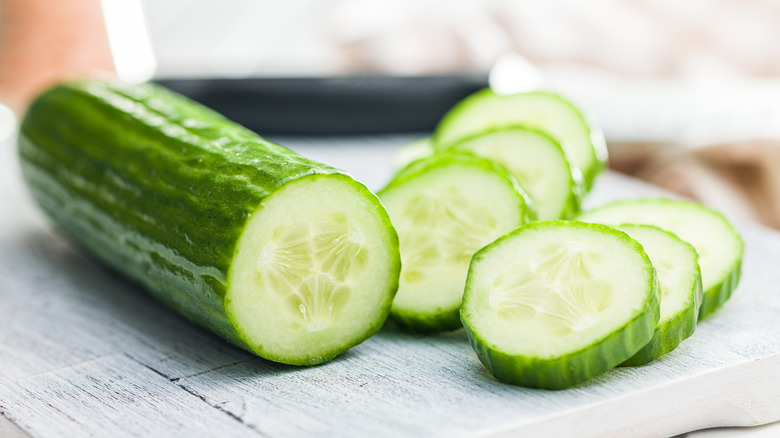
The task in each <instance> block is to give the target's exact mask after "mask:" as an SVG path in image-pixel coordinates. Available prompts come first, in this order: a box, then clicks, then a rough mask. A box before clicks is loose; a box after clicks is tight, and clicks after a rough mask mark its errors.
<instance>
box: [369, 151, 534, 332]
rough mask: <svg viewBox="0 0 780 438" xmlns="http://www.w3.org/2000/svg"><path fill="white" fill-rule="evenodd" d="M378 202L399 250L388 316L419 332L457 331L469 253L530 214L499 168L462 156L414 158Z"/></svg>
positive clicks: (513, 183) (517, 189) (516, 188)
mask: <svg viewBox="0 0 780 438" xmlns="http://www.w3.org/2000/svg"><path fill="white" fill-rule="evenodd" d="M379 198H380V199H381V200H382V202H383V203H384V205H385V207H386V208H387V211H388V213H389V214H390V218H391V219H392V221H393V224H395V227H396V229H397V230H398V236H399V239H400V249H401V260H402V269H401V279H400V285H399V288H398V294H397V295H396V297H395V301H393V307H392V310H391V313H390V317H391V318H392V319H393V320H394V321H396V322H397V323H398V324H399V325H400V326H402V327H404V328H406V329H409V330H412V331H418V332H440V331H445V330H453V329H457V328H460V326H461V324H460V319H459V316H458V315H459V314H458V310H459V309H460V303H461V299H462V297H463V287H464V284H465V282H466V272H467V271H468V267H469V262H470V260H471V256H472V255H473V254H474V253H475V252H476V251H477V250H478V249H480V248H482V247H483V246H484V245H486V244H487V243H489V242H491V241H493V240H495V239H496V238H497V237H498V236H500V235H502V234H504V233H507V232H509V231H510V230H512V229H514V228H516V227H518V226H520V225H522V224H524V223H526V222H528V221H529V220H531V219H532V218H533V217H534V216H533V213H532V212H533V210H532V207H531V206H530V201H529V200H528V199H527V197H526V195H525V194H524V192H523V191H522V189H521V188H520V186H519V185H518V184H517V181H516V180H515V179H514V178H513V177H512V176H511V175H510V174H509V173H507V172H506V170H504V169H503V168H501V167H499V166H498V165H496V164H495V163H493V162H492V161H489V160H486V159H483V158H479V157H476V156H473V155H465V154H436V155H434V156H432V157H430V158H427V159H423V160H419V161H415V162H414V163H412V164H411V165H410V166H409V167H407V168H405V169H403V170H402V171H401V172H399V173H398V175H396V177H395V178H394V179H393V180H392V181H391V182H390V183H389V184H388V185H387V187H385V188H384V189H382V191H380V192H379Z"/></svg>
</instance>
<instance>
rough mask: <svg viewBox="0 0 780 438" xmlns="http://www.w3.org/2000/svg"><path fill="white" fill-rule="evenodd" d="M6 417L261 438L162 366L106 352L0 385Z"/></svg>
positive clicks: (69, 432)
mask: <svg viewBox="0 0 780 438" xmlns="http://www.w3.org/2000/svg"><path fill="white" fill-rule="evenodd" d="M0 400H3V404H4V405H7V406H13V409H10V408H7V412H6V415H7V416H8V417H9V418H10V419H11V420H12V421H13V422H14V423H16V424H17V425H19V427H20V428H22V429H23V430H25V431H26V432H27V433H29V434H30V435H31V436H34V437H35V436H58V437H62V438H70V437H73V438H78V437H85V436H96V437H97V436H103V437H116V438H120V437H138V436H143V437H151V436H159V437H170V438H196V437H222V436H229V437H253V438H256V437H260V436H262V435H261V434H260V433H259V432H257V431H256V430H253V429H252V428H250V427H248V426H246V425H245V424H243V423H242V422H241V421H238V420H237V419H236V418H234V417H232V416H231V415H229V414H228V413H225V412H222V411H220V410H217V409H213V408H211V407H210V406H208V405H207V404H205V403H204V402H203V400H201V399H200V398H198V397H197V396H195V395H193V394H190V393H188V392H186V391H184V390H182V389H181V388H180V387H177V386H176V385H172V384H171V382H170V381H169V380H168V379H165V378H163V377H162V376H160V375H159V374H157V373H156V372H155V371H153V370H151V369H149V368H147V367H145V366H142V365H140V364H138V363H136V362H135V361H133V360H132V359H130V358H129V357H127V356H124V355H112V356H104V357H101V358H97V359H93V360H88V361H85V362H81V363H78V364H74V365H72V366H69V367H67V368H62V369H58V370H55V371H51V372H46V373H43V374H38V375H34V376H28V377H26V378H23V379H20V380H18V381H16V382H15V383H12V384H8V385H4V386H0Z"/></svg>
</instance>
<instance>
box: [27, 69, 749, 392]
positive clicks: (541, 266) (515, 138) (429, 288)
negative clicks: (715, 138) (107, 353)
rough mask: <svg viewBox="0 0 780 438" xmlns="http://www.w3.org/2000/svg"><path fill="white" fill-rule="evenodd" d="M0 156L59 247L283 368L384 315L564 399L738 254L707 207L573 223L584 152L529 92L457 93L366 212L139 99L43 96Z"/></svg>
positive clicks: (614, 214)
mask: <svg viewBox="0 0 780 438" xmlns="http://www.w3.org/2000/svg"><path fill="white" fill-rule="evenodd" d="M19 157H20V161H21V165H22V166H21V167H22V170H23V174H24V177H25V179H26V181H27V183H28V186H29V188H30V191H31V193H32V195H33V196H34V198H35V199H36V201H37V202H38V203H39V205H40V206H41V207H42V209H43V210H44V211H45V212H46V213H48V214H49V216H50V217H51V218H52V219H53V220H54V221H55V222H56V224H57V225H58V227H59V228H60V229H61V230H62V231H63V232H65V233H66V234H68V235H69V236H70V237H71V238H72V239H73V240H74V241H75V242H76V243H78V244H79V245H80V246H81V247H83V248H85V249H86V250H88V251H90V252H91V253H92V254H93V255H95V256H96V257H97V258H98V259H100V260H101V261H103V262H104V263H106V264H107V265H109V266H111V267H113V268H114V269H116V270H118V271H120V272H122V273H123V274H125V275H126V276H127V277H129V278H130V279H132V280H134V281H135V282H137V283H138V284H140V285H142V286H143V287H144V288H146V289H147V290H148V291H149V292H150V293H151V294H152V295H153V296H154V297H155V298H157V299H159V300H160V301H162V302H163V303H165V304H166V305H168V306H169V307H171V308H172V309H174V310H176V311H177V312H179V313H181V314H182V315H184V316H185V317H186V318H188V319H189V320H191V321H193V322H194V323H196V324H198V325H200V326H202V327H205V328H207V329H209V330H211V331H212V332H214V333H216V334H218V335H220V336H222V337H223V338H224V339H226V340H227V341H229V342H232V343H234V344H236V345H238V346H240V347H242V348H245V349H247V350H249V351H251V352H253V353H255V354H257V355H258V356H261V357H264V358H267V359H269V360H273V361H277V362H282V363H287V364H293V365H316V364H319V363H323V362H325V361H328V360H330V359H332V358H334V357H335V356H337V355H338V354H340V353H342V352H344V351H346V350H347V349H349V348H351V347H352V346H354V345H357V344H358V343H360V342H362V341H363V340H365V339H367V338H368V337H370V336H371V335H373V334H374V333H376V332H377V331H378V330H379V329H380V328H381V327H382V325H383V323H384V322H385V319H386V318H387V317H388V315H389V317H390V318H392V319H393V320H394V321H395V322H396V323H397V324H398V325H399V326H401V327H403V328H404V329H407V330H411V331H417V332H427V333H431V332H442V331H448V330H454V329H458V328H460V327H462V326H463V327H465V329H466V333H467V335H468V337H469V339H470V342H471V344H472V346H473V348H474V350H475V351H476V353H477V356H478V357H479V359H480V360H481V361H482V363H483V364H484V365H485V366H486V367H487V368H488V370H490V372H492V373H493V374H494V375H495V376H496V377H497V378H498V379H500V380H502V381H506V382H509V383H513V384H517V385H524V386H530V387H538V388H550V389H560V388H566V387H570V386H572V385H576V384H578V383H580V382H583V381H585V380H587V379H590V378H591V377H593V376H596V375H598V374H600V373H603V372H605V371H607V370H609V369H610V368H612V367H615V366H618V365H623V366H635V365H642V364H646V363H649V362H652V361H654V360H655V359H657V358H659V357H660V356H662V355H664V354H666V353H668V352H670V351H672V350H673V349H674V348H676V347H677V346H678V345H679V344H680V343H681V342H682V341H683V340H684V339H685V338H687V337H689V336H691V334H692V333H693V331H694V329H695V327H696V324H697V322H698V321H699V320H701V319H702V318H705V317H708V316H709V315H710V314H712V313H713V312H714V311H715V310H717V309H718V308H719V307H720V306H722V305H723V303H724V302H725V301H726V300H727V299H728V298H729V296H730V295H731V293H732V291H733V290H734V288H735V287H736V285H737V283H738V281H739V276H740V267H741V263H742V253H743V243H742V240H741V239H740V237H739V235H738V234H737V232H736V231H735V229H734V227H733V226H732V225H731V224H730V223H729V222H728V221H727V220H726V218H725V217H724V216H722V215H721V214H720V213H718V212H715V211H713V210H711V209H709V208H706V207H703V206H700V205H698V204H696V203H693V202H688V201H673V200H665V199H640V200H628V201H620V202H616V203H613V204H609V205H606V206H603V207H600V208H596V209H594V210H591V211H589V212H586V213H581V212H580V206H581V203H582V199H583V196H584V195H585V194H586V193H587V191H588V190H590V188H591V187H592V186H593V183H594V181H595V178H596V176H597V175H598V174H599V173H600V172H601V171H602V170H603V168H604V167H605V162H606V158H607V156H606V147H605V144H604V139H603V137H602V136H601V134H600V133H599V132H598V131H597V130H594V129H593V128H592V127H591V126H590V125H589V124H588V123H586V121H585V119H584V118H583V116H582V114H581V113H580V111H579V110H578V109H577V108H576V107H575V106H574V105H572V104H571V103H570V102H568V101H567V100H566V99H564V98H562V97H560V96H558V95H556V94H553V93H547V92H533V93H524V94H515V95H497V94H495V93H493V92H492V91H490V90H485V91H481V92H478V93H476V94H474V95H472V96H470V97H468V98H466V99H465V100H463V101H462V102H461V103H459V104H458V105H456V106H455V107H454V108H453V109H452V110H451V111H450V112H449V113H448V114H446V115H445V116H444V118H443V119H442V121H441V123H440V124H439V126H438V128H437V129H436V132H435V133H434V135H433V136H432V137H431V138H428V139H425V140H423V141H419V142H416V143H415V144H413V145H412V146H411V147H410V148H408V149H405V150H404V151H403V152H402V158H401V159H400V160H399V161H402V162H407V165H406V166H404V168H403V169H402V170H400V171H399V172H398V174H397V175H396V176H395V178H394V179H393V180H392V181H391V182H390V183H389V184H388V185H387V186H386V187H385V188H384V189H383V190H381V191H380V192H379V194H378V198H377V196H375V195H374V194H373V193H371V192H369V190H368V189H367V188H366V187H365V186H363V185H362V184H361V183H359V182H357V181H355V180H354V179H352V178H351V177H349V176H348V175H346V174H345V173H343V172H342V171H340V170H338V169H334V168H332V167H329V166H327V165H324V164H321V163H317V162H315V161H312V160H308V159H306V158H304V157H302V156H300V155H298V154H296V153H294V152H292V151H290V150H287V149H285V148H283V147H282V146H279V145H276V144H274V143H271V142H268V141H266V140H265V139H263V138H261V137H259V136H257V135H256V134H254V133H252V132H250V131H248V130H246V129H244V128H243V127H241V126H238V125H236V124H234V123H232V122H230V121H228V120H225V119H224V118H222V117H221V116H219V115H218V114H216V113H214V112H212V111H210V110H208V109H207V108H204V107H202V106H200V105H198V104H196V103H194V102H191V101H189V100H187V99H185V98H183V97H181V96H178V95H176V94H173V93H170V92H168V91H167V90H164V89H162V88H160V87H157V86H153V85H127V84H120V83H106V82H101V81H95V80H78V81H73V82H69V83H65V84H61V85H59V86H57V87H54V88H52V89H51V90H48V91H47V92H45V93H44V94H42V95H41V96H40V97H39V98H38V99H37V100H36V101H35V103H33V105H32V106H31V107H30V109H29V111H28V113H27V115H26V117H25V119H24V122H23V124H22V126H21V130H20V136H19ZM410 161H411V162H410ZM409 162H410V163H409ZM380 201H381V203H380ZM575 219H576V220H575Z"/></svg>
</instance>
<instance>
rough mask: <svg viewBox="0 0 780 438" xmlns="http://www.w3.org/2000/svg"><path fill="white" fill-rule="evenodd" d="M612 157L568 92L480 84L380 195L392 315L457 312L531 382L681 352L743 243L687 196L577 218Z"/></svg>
mask: <svg viewBox="0 0 780 438" xmlns="http://www.w3.org/2000/svg"><path fill="white" fill-rule="evenodd" d="M467 157H471V158H467ZM476 157H480V158H479V161H473V163H471V162H470V160H476ZM606 158H607V155H606V147H605V143H604V140H603V137H602V136H601V134H600V133H599V132H598V131H597V130H595V129H593V128H592V127H591V126H590V125H589V124H588V123H587V122H586V121H585V118H584V117H583V116H582V114H581V113H580V111H579V110H578V109H577V108H576V107H575V106H574V105H573V104H571V103H570V102H569V101H567V100H566V99H564V98H563V97H561V96H559V95H557V94H553V93H548V92H532V93H522V94H514V95H498V94H496V93H494V92H492V91H490V90H483V91H481V92H478V93H475V94H474V95H472V96H469V97H467V98H466V99H464V100H463V101H462V102H460V103H459V104H457V105H456V106H455V107H454V108H453V109H452V110H451V111H450V112H448V113H447V114H446V115H445V116H444V118H443V119H442V121H441V122H440V123H439V125H438V127H437V129H436V131H435V133H434V135H433V136H432V137H430V138H427V139H424V140H421V141H418V142H415V143H413V144H411V145H410V146H409V147H407V148H403V149H402V150H401V151H400V153H399V156H398V159H397V160H396V164H398V163H400V164H401V165H404V164H405V165H406V166H407V167H405V168H403V169H402V170H401V171H399V173H398V174H397V176H396V177H395V179H394V180H393V181H391V182H390V184H389V185H388V186H387V187H386V188H385V189H384V190H382V191H381V192H379V197H380V199H381V200H382V202H383V203H384V205H385V207H386V208H387V210H388V213H389V214H390V217H391V220H392V222H393V224H394V225H395V227H396V230H397V232H398V235H399V239H400V252H401V260H402V270H401V280H400V287H399V292H398V294H397V295H396V298H395V301H394V303H393V306H392V309H391V318H392V319H394V320H395V321H396V322H398V323H399V324H400V325H401V326H402V327H404V328H405V329H411V330H416V331H426V332H430V331H443V330H450V329H454V328H458V327H459V326H460V324H458V323H457V321H456V318H455V317H454V315H455V313H456V312H457V308H458V306H460V322H461V324H462V325H463V326H464V327H465V329H466V333H467V335H468V337H469V340H470V342H471V345H472V347H473V348H474V351H475V352H476V353H477V356H478V357H479V359H480V360H481V361H482V363H483V364H484V365H485V367H487V369H488V370H489V371H490V372H491V373H492V374H493V375H494V376H495V377H497V378H498V379H499V380H502V381H505V382H508V383H512V384H516V385H522V386H528V387H535V388H546V389H562V388H567V387H570V386H573V385H576V384H578V383H581V382H584V381H586V380H588V379H590V378H592V377H594V376H596V375H598V374H601V373H603V372H605V371H607V370H609V369H611V368H613V367H615V366H637V365H644V364H647V363H650V362H652V361H654V360H656V359H658V358H659V357H661V356H662V355H664V354H666V353H668V352H670V351H672V350H674V349H675V348H676V347H677V346H678V345H679V344H680V343H681V342H682V341H683V340H684V339H686V338H687V337H689V336H691V335H692V334H693V332H694V329H695V327H696V324H697V322H698V321H699V320H700V319H702V318H705V317H707V316H708V315H710V314H711V313H712V312H714V311H715V310H716V309H718V308H719V307H720V306H721V305H722V304H723V303H724V302H725V301H726V300H727V299H728V297H729V296H730V295H731V292H732V291H733V290H734V288H735V287H736V285H737V283H738V281H739V275H740V266H741V262H742V252H743V244H742V240H741V239H740V237H739V235H738V234H737V233H736V231H735V229H734V227H733V226H732V225H731V224H730V223H729V222H728V220H727V219H726V218H725V217H724V216H723V215H721V214H720V213H718V212H716V211H714V210H712V209H709V208H707V207H704V206H701V205H699V204H696V203H694V202H689V201H675V200H668V199H638V200H624V201H619V202H615V203H612V204H609V205H606V206H603V207H600V208H596V209H594V210H591V211H588V212H585V213H582V212H580V207H581V203H582V200H583V197H584V196H585V194H586V193H587V192H588V191H589V190H590V188H591V187H592V186H593V183H594V181H595V179H596V176H597V175H598V174H599V173H600V172H601V171H602V170H603V169H604V167H605V163H606ZM485 160H489V161H491V162H493V163H494V164H495V166H494V168H491V170H490V173H491V177H490V178H488V177H487V173H488V172H487V169H489V166H487V165H486V164H485ZM455 163H457V165H455ZM496 168H498V169H505V170H504V171H503V172H501V171H500V170H496ZM478 175H482V176H478ZM502 180H503V181H502ZM513 190H514V192H513ZM520 200H523V201H522V202H521V201H520ZM531 209H533V212H532V211H531ZM534 217H535V218H536V219H537V220H538V221H535V220H534ZM498 236H501V237H498ZM496 237H498V238H497V239H496ZM480 248H481V249H480ZM467 259H469V260H470V263H467V262H466V260H467Z"/></svg>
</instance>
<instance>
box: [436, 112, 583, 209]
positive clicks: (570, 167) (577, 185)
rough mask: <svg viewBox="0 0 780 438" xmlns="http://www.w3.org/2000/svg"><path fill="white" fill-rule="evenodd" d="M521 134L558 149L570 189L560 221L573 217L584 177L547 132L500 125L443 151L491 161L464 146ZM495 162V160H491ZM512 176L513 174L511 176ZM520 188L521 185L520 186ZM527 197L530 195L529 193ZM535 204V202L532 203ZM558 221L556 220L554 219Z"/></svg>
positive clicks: (567, 152) (564, 148)
mask: <svg viewBox="0 0 780 438" xmlns="http://www.w3.org/2000/svg"><path fill="white" fill-rule="evenodd" d="M512 131H517V132H522V133H524V134H531V135H537V136H539V137H541V138H543V139H545V140H546V141H548V142H550V144H553V145H555V146H557V147H558V149H559V150H560V153H561V156H562V157H563V162H564V163H565V164H566V169H567V174H568V176H569V178H568V186H569V187H570V189H569V190H570V194H569V196H568V197H567V199H566V200H565V202H564V209H563V214H564V217H562V218H560V219H569V218H570V217H573V216H575V215H576V214H577V213H578V212H579V210H580V206H581V205H582V201H583V199H584V197H585V194H586V192H587V189H586V184H585V180H584V177H583V175H582V172H581V171H580V169H579V168H577V167H576V166H575V165H574V164H572V163H573V161H572V154H573V152H572V151H571V148H570V147H569V146H568V145H567V144H566V143H561V142H559V141H558V140H556V139H555V137H553V136H552V135H550V134H549V133H548V132H546V131H544V130H541V129H538V128H536V127H534V126H531V125H528V124H523V123H512V124H507V125H502V126H498V127H493V128H488V129H486V130H484V131H482V132H478V133H474V134H471V135H467V136H465V137H463V138H461V139H460V140H458V141H456V142H454V143H452V144H450V145H449V146H447V147H446V148H445V149H443V150H444V151H451V152H456V153H469V154H474V155H477V156H482V157H486V158H488V159H491V158H490V157H487V156H485V155H481V154H480V153H478V152H475V151H472V150H470V149H465V146H464V145H465V144H466V143H469V142H472V141H474V140H477V139H479V138H480V137H483V136H486V135H493V134H497V133H503V132H512ZM493 161H496V160H493ZM498 164H499V165H500V166H502V167H504V168H506V169H507V171H509V173H512V171H511V170H510V169H509V167H508V166H504V165H502V164H501V163H498ZM513 176H514V174H513ZM521 186H522V184H521ZM529 197H531V196H530V193H529ZM532 199H533V198H532ZM534 202H536V201H534ZM556 219H558V218H556Z"/></svg>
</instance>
